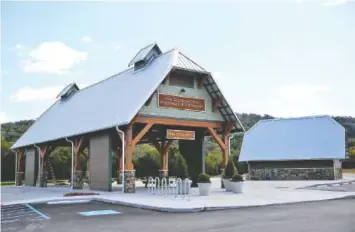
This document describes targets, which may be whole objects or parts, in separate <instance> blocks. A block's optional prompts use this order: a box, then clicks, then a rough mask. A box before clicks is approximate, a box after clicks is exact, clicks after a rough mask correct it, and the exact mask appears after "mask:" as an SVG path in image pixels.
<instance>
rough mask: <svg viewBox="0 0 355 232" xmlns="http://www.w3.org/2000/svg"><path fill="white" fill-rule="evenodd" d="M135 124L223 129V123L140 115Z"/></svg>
mask: <svg viewBox="0 0 355 232" xmlns="http://www.w3.org/2000/svg"><path fill="white" fill-rule="evenodd" d="M133 121H134V122H138V123H153V124H160V125H168V126H187V127H203V128H208V127H211V128H216V129H220V128H222V127H223V122H207V121H196V120H178V119H172V118H152V117H146V116H142V115H138V116H137V117H136V118H135V119H133Z"/></svg>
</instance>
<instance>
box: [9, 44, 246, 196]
mask: <svg viewBox="0 0 355 232" xmlns="http://www.w3.org/2000/svg"><path fill="white" fill-rule="evenodd" d="M128 66H129V69H127V70H125V71H123V72H121V73H119V74H116V75H114V76H112V77H109V78H107V79H105V80H103V81H101V82H98V83H96V84H93V85H91V86H89V87H86V88H83V89H79V87H78V86H77V85H76V84H75V83H72V84H70V85H68V86H67V87H65V88H64V89H63V90H62V91H61V92H60V93H59V95H58V97H57V100H56V102H55V103H54V104H53V105H52V106H51V107H49V108H48V109H47V110H46V111H45V112H44V113H43V114H42V115H41V116H40V117H39V118H38V119H37V120H36V122H35V123H34V124H33V125H32V126H31V127H30V128H29V129H28V130H27V131H26V132H25V133H24V134H23V135H22V137H21V138H19V139H18V140H17V141H16V143H15V144H14V145H13V146H12V149H13V150H15V151H16V157H17V159H16V160H17V161H16V162H17V165H16V166H17V167H16V184H17V185H22V184H23V180H24V184H25V185H28V186H35V185H36V182H38V184H39V186H42V187H43V186H46V185H45V184H44V183H43V182H46V179H45V177H44V176H45V175H46V174H45V172H43V163H44V160H45V159H46V157H47V156H49V154H50V153H51V152H52V151H53V149H55V148H56V147H62V146H70V145H71V146H72V153H73V154H72V157H73V160H72V162H73V165H72V183H73V188H76V189H80V188H82V186H83V184H82V176H83V174H82V171H81V167H80V154H81V153H82V152H83V150H84V149H85V148H87V149H88V151H89V155H88V166H89V168H88V169H89V176H90V181H89V186H90V188H91V189H95V190H103V191H112V186H111V179H112V162H113V159H117V160H119V162H117V163H119V165H117V169H118V173H124V174H123V175H122V180H123V188H124V192H126V193H134V192H135V170H134V165H133V159H132V153H133V149H134V147H135V146H136V145H137V144H143V143H150V144H153V145H154V146H155V147H156V148H157V150H158V151H159V152H160V153H161V156H162V167H161V170H160V173H161V175H162V176H167V175H168V169H169V168H168V151H169V148H170V147H171V145H172V143H173V141H174V140H178V141H179V149H180V152H181V154H182V155H183V156H184V157H185V159H186V161H187V165H188V166H189V165H191V166H193V168H194V172H193V173H190V178H191V179H192V181H193V182H194V181H196V179H197V176H198V174H199V173H201V172H202V170H203V167H202V166H203V165H202V160H204V159H203V157H202V156H203V140H204V136H212V137H213V138H214V139H215V141H216V142H217V143H218V145H219V146H220V148H221V150H222V155H223V166H224V167H225V166H226V165H227V161H228V156H229V144H228V143H229V138H230V135H231V134H232V133H234V132H241V131H244V128H243V126H242V124H241V122H240V120H239V119H238V117H237V115H236V114H235V113H234V111H233V110H232V108H231V107H230V105H229V104H228V102H227V101H226V99H225V97H224V96H223V95H222V93H221V91H220V89H219V88H218V86H217V84H216V82H215V81H214V79H213V76H212V75H211V73H210V72H208V71H206V70H205V69H204V68H202V67H201V66H199V65H198V64H196V63H195V62H194V61H192V60H191V59H190V58H189V57H187V56H185V55H184V54H182V53H181V52H180V51H179V50H177V49H173V50H170V51H168V52H165V53H162V51H161V50H160V48H159V46H158V45H157V44H152V45H149V46H147V47H145V48H142V49H141V50H139V52H138V53H137V54H136V55H135V56H134V58H133V59H132V60H131V61H130V63H129V65H128ZM23 161H25V165H23V164H21V163H22V162H23ZM74 165H75V166H74ZM23 169H24V170H23Z"/></svg>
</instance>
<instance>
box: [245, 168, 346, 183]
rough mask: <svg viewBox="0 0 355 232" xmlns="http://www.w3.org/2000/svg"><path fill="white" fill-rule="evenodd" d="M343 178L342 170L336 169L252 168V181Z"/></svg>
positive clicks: (250, 172)
mask: <svg viewBox="0 0 355 232" xmlns="http://www.w3.org/2000/svg"><path fill="white" fill-rule="evenodd" d="M341 176H342V170H341V169H340V170H338V169H337V170H336V171H335V176H334V168H333V167H329V168H328V167H327V168H264V169H262V168H258V169H255V168H251V169H249V179H250V180H334V179H339V178H341Z"/></svg>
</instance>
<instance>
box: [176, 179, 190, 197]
mask: <svg viewBox="0 0 355 232" xmlns="http://www.w3.org/2000/svg"><path fill="white" fill-rule="evenodd" d="M190 184H191V181H190V180H189V179H186V180H182V181H181V182H177V191H178V193H179V194H182V195H184V194H188V193H189V192H190Z"/></svg>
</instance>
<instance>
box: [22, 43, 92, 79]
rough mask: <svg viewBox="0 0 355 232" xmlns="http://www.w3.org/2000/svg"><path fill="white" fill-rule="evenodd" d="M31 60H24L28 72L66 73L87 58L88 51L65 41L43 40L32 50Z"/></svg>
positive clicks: (25, 69)
mask: <svg viewBox="0 0 355 232" xmlns="http://www.w3.org/2000/svg"><path fill="white" fill-rule="evenodd" d="M29 55H30V57H31V60H26V61H25V62H24V71H25V72H27V73H54V74H66V73H70V71H71V70H72V69H73V68H74V67H75V65H77V64H79V63H80V62H82V61H85V60H86V59H87V56H88V55H87V53H86V52H80V51H76V50H74V49H73V48H71V47H69V46H67V45H65V44H64V43H63V42H43V43H42V44H40V45H39V46H38V47H37V48H36V49H34V50H32V51H31V52H30V54H29Z"/></svg>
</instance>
